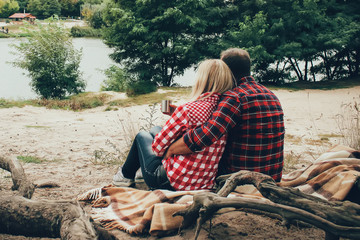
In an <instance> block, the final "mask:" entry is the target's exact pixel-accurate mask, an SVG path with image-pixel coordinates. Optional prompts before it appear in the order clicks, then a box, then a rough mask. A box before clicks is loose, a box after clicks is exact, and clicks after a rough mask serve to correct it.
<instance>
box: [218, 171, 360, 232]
mask: <svg viewBox="0 0 360 240" xmlns="http://www.w3.org/2000/svg"><path fill="white" fill-rule="evenodd" d="M222 178H227V180H226V183H225V185H224V186H223V188H221V190H220V191H219V192H218V195H219V196H224V197H225V196H227V195H228V194H229V193H230V192H232V191H233V190H234V189H235V188H236V186H238V185H243V184H252V185H254V186H255V187H256V188H257V190H258V191H259V192H260V193H261V194H262V195H263V196H264V197H265V198H267V199H269V200H271V201H273V202H275V203H278V204H282V205H287V206H292V207H296V208H299V209H302V210H305V211H308V212H310V213H313V214H315V215H317V216H320V217H322V218H324V219H327V220H329V221H331V222H334V223H336V224H339V225H344V226H357V227H360V205H358V204H356V203H352V202H349V201H343V202H342V201H326V200H323V199H320V198H318V197H315V196H311V195H308V194H305V193H303V192H301V191H299V190H298V189H295V188H290V187H279V186H278V185H277V184H276V183H275V181H274V180H273V179H272V178H271V177H270V176H267V175H265V174H261V173H256V172H249V171H239V172H237V173H234V174H232V175H227V176H225V177H222Z"/></svg>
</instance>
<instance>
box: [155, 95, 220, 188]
mask: <svg viewBox="0 0 360 240" xmlns="http://www.w3.org/2000/svg"><path fill="white" fill-rule="evenodd" d="M207 94H208V93H205V94H203V95H201V96H200V99H199V100H197V101H194V102H189V103H186V104H183V105H181V106H179V107H177V108H176V110H175V111H174V113H173V114H172V116H171V118H170V119H169V120H168V121H167V122H166V124H165V125H164V127H163V128H162V130H161V132H160V133H158V134H157V135H156V136H155V139H154V142H153V144H152V149H153V151H154V153H155V154H156V155H157V156H163V155H164V153H165V152H166V150H167V149H168V147H169V146H170V145H171V144H172V143H173V142H174V141H175V140H177V139H178V138H180V137H181V136H182V135H184V133H185V132H186V131H188V130H189V129H192V128H194V127H197V126H199V125H201V124H203V123H205V122H206V121H207V120H208V119H209V118H210V117H211V115H212V113H213V112H214V110H215V109H216V106H217V105H218V103H219V101H220V95H219V94H217V93H214V94H212V95H211V96H209V97H208V98H205V99H201V97H204V96H206V95H207ZM225 145H226V134H223V136H221V137H219V138H218V139H217V140H216V141H214V142H213V143H211V145H209V146H207V147H204V148H203V149H202V151H201V152H196V153H192V154H187V155H174V156H172V157H170V158H167V159H163V160H162V164H163V165H164V169H165V170H166V174H167V176H168V178H169V181H170V184H171V186H172V187H173V188H174V189H175V190H199V189H211V188H212V187H213V185H214V181H215V177H216V174H217V170H218V165H219V161H220V158H221V156H222V154H223V152H224V149H225Z"/></svg>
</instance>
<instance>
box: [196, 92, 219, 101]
mask: <svg viewBox="0 0 360 240" xmlns="http://www.w3.org/2000/svg"><path fill="white" fill-rule="evenodd" d="M204 97H206V98H205V99H202V98H204ZM198 99H201V101H209V102H210V101H211V102H214V101H218V100H219V99H220V94H219V93H210V92H206V93H203V94H201V95H200V96H199V97H198Z"/></svg>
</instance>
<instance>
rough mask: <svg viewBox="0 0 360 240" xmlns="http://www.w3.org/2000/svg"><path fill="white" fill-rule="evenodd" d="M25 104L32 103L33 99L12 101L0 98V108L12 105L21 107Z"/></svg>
mask: <svg viewBox="0 0 360 240" xmlns="http://www.w3.org/2000/svg"><path fill="white" fill-rule="evenodd" d="M25 105H33V101H32V100H26V101H13V100H5V99H3V98H0V108H12V107H19V108H22V107H24V106H25Z"/></svg>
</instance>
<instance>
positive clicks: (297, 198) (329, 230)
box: [174, 171, 360, 239]
mask: <svg viewBox="0 0 360 240" xmlns="http://www.w3.org/2000/svg"><path fill="white" fill-rule="evenodd" d="M220 181H222V182H223V183H224V182H225V184H224V186H223V187H222V188H221V189H220V191H219V192H218V193H217V194H216V193H211V192H204V193H199V194H197V195H195V196H194V201H193V204H192V205H191V206H189V207H188V208H187V209H185V210H183V211H179V212H177V213H175V214H174V216H183V217H184V220H183V224H182V226H181V228H185V227H188V226H189V225H191V224H193V223H194V221H195V219H197V226H196V232H195V239H197V237H198V235H199V232H200V229H201V226H202V224H203V223H205V222H206V221H207V220H208V219H210V218H212V216H213V215H214V214H215V213H216V212H217V211H218V210H219V209H221V208H228V207H233V208H236V209H239V208H245V209H256V210H260V211H263V212H267V213H274V214H277V215H279V216H281V218H282V219H283V221H284V224H285V225H288V224H290V223H291V222H293V221H295V220H300V221H302V222H305V223H309V224H311V225H313V226H315V227H318V228H320V229H323V230H324V231H325V232H326V237H327V238H328V239H330V238H331V239H336V238H338V237H339V236H341V237H346V238H357V239H358V238H360V206H359V205H358V204H355V203H351V202H348V201H345V202H340V201H333V202H329V201H326V200H322V199H319V198H317V197H314V196H311V195H307V194H304V193H302V192H300V191H298V190H296V189H293V188H283V187H279V186H277V185H276V183H275V182H274V181H273V180H272V178H271V177H269V176H267V175H264V174H261V173H256V172H249V171H240V172H237V173H234V174H231V175H226V176H223V177H221V178H220ZM243 184H253V185H254V186H255V187H256V188H257V189H258V191H259V192H260V193H261V194H262V195H263V196H264V197H265V198H267V199H265V198H264V199H247V198H226V196H227V195H228V194H229V193H230V192H232V191H233V190H234V189H235V188H236V187H237V186H238V185H243Z"/></svg>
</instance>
